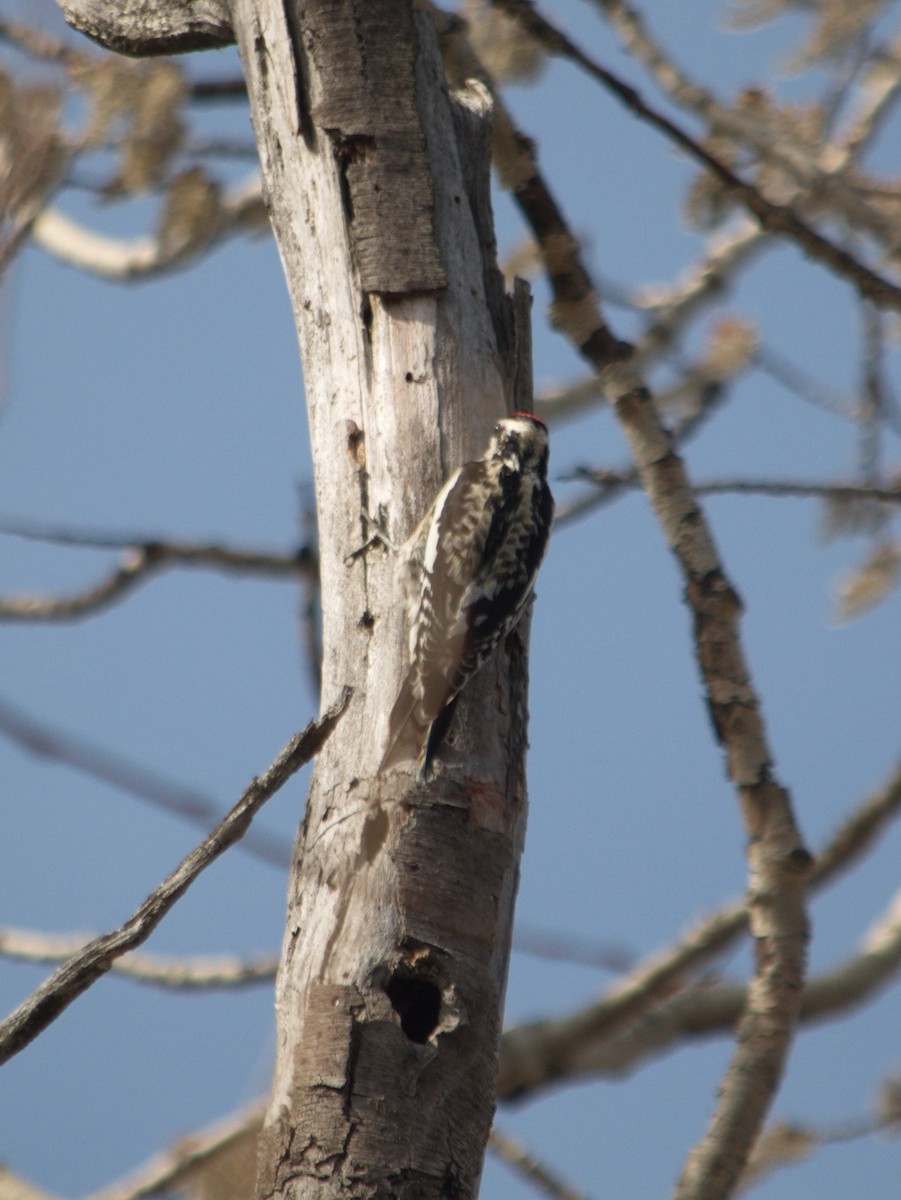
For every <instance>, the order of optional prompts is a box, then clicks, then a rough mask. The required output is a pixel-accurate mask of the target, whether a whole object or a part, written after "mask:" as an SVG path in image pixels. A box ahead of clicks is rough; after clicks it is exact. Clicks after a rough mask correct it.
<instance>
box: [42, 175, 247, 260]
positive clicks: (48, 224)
mask: <svg viewBox="0 0 901 1200" xmlns="http://www.w3.org/2000/svg"><path fill="white" fill-rule="evenodd" d="M260 188H261V185H260V179H259V176H258V175H253V176H252V177H251V178H250V179H248V180H246V181H245V182H244V183H242V184H239V185H238V186H236V187H234V188H232V189H230V190H229V191H227V192H226V193H224V194H223V195H222V196H220V197H218V198H217V203H216V207H215V212H214V215H213V218H212V219H210V220H207V221H205V222H204V225H203V227H202V228H200V229H198V228H196V227H193V228H192V229H191V236H190V237H184V238H173V237H171V236H166V230H165V228H164V229H161V230H160V231H159V232H158V233H157V234H155V235H154V236H145V237H138V238H114V237H107V236H106V235H105V234H100V233H95V232H94V231H93V230H90V229H86V228H85V227H84V226H83V225H79V224H78V223H77V222H75V221H73V220H72V219H71V218H70V217H67V216H66V215H65V214H64V213H62V212H60V211H58V210H57V209H54V208H48V209H44V211H43V212H41V213H40V214H39V215H38V217H37V218H36V220H35V221H34V223H33V225H32V226H31V230H32V236H33V238H34V241H35V242H36V243H37V244H38V245H39V246H40V247H41V248H42V249H44V250H46V251H47V253H48V254H52V255H53V256H54V257H55V258H58V259H59V260H60V261H61V262H64V263H67V264H68V265H69V266H72V267H77V268H79V269H80V270H82V271H89V272H90V273H91V274H93V275H100V276H102V277H104V278H106V279H114V280H119V281H121V282H128V281H131V280H135V279H147V278H150V277H152V276H154V275H160V274H163V273H164V272H167V271H170V270H172V268H173V267H176V266H183V265H184V264H185V263H186V262H188V261H189V260H192V259H195V258H197V257H198V256H199V255H200V254H202V253H206V252H207V251H208V250H211V249H212V248H213V247H214V246H215V245H216V244H217V243H218V242H220V241H222V240H223V239H224V238H226V237H228V236H230V235H235V234H241V233H251V234H255V233H259V232H260V230H262V229H268V216H267V214H266V209H265V204H264V201H263V197H262V192H261V190H260Z"/></svg>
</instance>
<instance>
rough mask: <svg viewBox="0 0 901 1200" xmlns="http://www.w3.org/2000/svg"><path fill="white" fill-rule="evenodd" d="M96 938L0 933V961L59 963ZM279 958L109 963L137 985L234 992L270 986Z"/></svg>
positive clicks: (149, 958)
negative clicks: (264, 984)
mask: <svg viewBox="0 0 901 1200" xmlns="http://www.w3.org/2000/svg"><path fill="white" fill-rule="evenodd" d="M94 940H96V939H95V938H92V937H90V936H89V935H86V934H51V933H44V932H42V931H39V930H33V929H8V928H2V927H0V955H2V956H3V957H4V958H10V959H16V960H18V961H19V962H34V963H59V962H66V960H67V959H70V958H71V957H72V956H73V955H76V954H80V953H81V951H82V950H84V949H85V947H86V946H88V945H89V944H90V943H91V942H92V941H94ZM277 968H278V958H277V957H276V956H275V955H270V956H268V957H266V958H259V959H257V960H256V961H253V960H245V959H240V958H236V957H235V956H234V955H198V956H197V957H196V958H171V957H163V956H162V955H156V954H128V955H126V956H125V957H124V958H120V959H117V960H116V961H115V962H113V963H112V966H111V968H110V969H111V970H112V971H113V972H114V973H115V974H118V975H124V976H126V977H127V978H128V979H133V980H135V981H136V982H138V983H147V984H151V985H152V986H154V987H161V988H172V989H174V990H178V991H200V990H204V989H209V990H212V989H214V988H239V987H248V986H251V985H253V984H260V983H272V981H273V980H274V979H275V972H276V970H277Z"/></svg>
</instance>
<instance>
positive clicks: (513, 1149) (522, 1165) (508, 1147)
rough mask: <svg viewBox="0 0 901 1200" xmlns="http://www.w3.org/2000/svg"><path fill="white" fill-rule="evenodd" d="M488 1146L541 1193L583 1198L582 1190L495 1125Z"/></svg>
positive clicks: (559, 1199) (565, 1199) (563, 1198)
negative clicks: (577, 1189) (570, 1184)
mask: <svg viewBox="0 0 901 1200" xmlns="http://www.w3.org/2000/svg"><path fill="white" fill-rule="evenodd" d="M488 1148H489V1149H490V1150H493V1151H494V1153H495V1154H496V1155H497V1156H498V1158H500V1159H501V1160H502V1161H503V1162H505V1163H506V1164H507V1166H508V1167H512V1169H513V1170H514V1171H516V1173H517V1174H518V1175H521V1176H522V1178H523V1179H525V1180H526V1182H527V1183H529V1184H531V1185H532V1187H533V1188H534V1189H535V1190H536V1191H538V1192H541V1193H542V1194H543V1195H545V1196H551V1197H553V1200H585V1193H584V1192H577V1191H574V1190H573V1188H571V1187H570V1186H569V1185H568V1184H566V1183H564V1182H563V1180H562V1179H560V1177H559V1176H558V1175H557V1173H556V1171H552V1170H551V1168H550V1167H548V1166H546V1165H545V1164H544V1163H543V1162H541V1161H540V1160H539V1159H537V1158H536V1157H535V1155H534V1154H533V1153H532V1151H531V1150H527V1149H526V1148H525V1146H523V1145H522V1143H520V1142H518V1141H516V1140H515V1139H514V1138H512V1137H510V1136H509V1134H506V1133H502V1132H501V1130H500V1129H498V1128H497V1126H495V1127H494V1129H492V1131H491V1133H490V1134H489V1135H488Z"/></svg>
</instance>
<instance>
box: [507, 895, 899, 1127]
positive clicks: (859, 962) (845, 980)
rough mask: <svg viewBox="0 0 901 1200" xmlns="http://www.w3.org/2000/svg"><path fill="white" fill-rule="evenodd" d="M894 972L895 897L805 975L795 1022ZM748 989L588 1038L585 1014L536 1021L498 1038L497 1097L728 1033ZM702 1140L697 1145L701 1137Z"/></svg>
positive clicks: (833, 1013) (655, 1011) (720, 990)
mask: <svg viewBox="0 0 901 1200" xmlns="http://www.w3.org/2000/svg"><path fill="white" fill-rule="evenodd" d="M899 970H901V896H899V897H896V898H895V900H894V901H893V903H892V906H891V907H890V909H889V910H888V912H887V914H886V916H885V917H884V918H883V920H882V921H881V922H880V923H879V924H878V925H877V926H876V927H875V928H874V929H873V931H872V932H871V933H870V934H869V936H868V937H867V939H866V941H865V943H864V946H863V948H862V950H861V952H860V953H859V954H857V955H855V956H854V957H853V958H851V959H849V960H848V961H847V962H846V963H845V964H843V965H842V966H841V967H839V968H836V969H835V970H834V971H830V972H827V973H825V974H823V975H820V976H816V977H814V978H813V979H811V980H809V981H808V983H807V985H806V987H805V988H804V991H803V994H802V997H801V1005H800V1011H799V1021H801V1022H802V1023H804V1022H811V1021H814V1020H824V1019H826V1018H830V1019H834V1018H836V1017H838V1016H842V1015H844V1014H845V1013H847V1012H848V1011H849V1010H850V1009H853V1008H855V1007H857V1006H858V1005H860V1004H863V1003H864V1002H866V1001H867V1000H870V999H872V998H873V996H874V995H875V994H876V993H877V992H878V991H879V990H880V989H881V988H884V987H886V986H887V985H888V984H889V983H891V982H892V980H893V979H894V978H895V977H896V976H897V975H898V973H899ZM749 1000H750V996H749V988H746V987H742V986H739V985H731V986H730V985H722V986H710V987H708V986H703V985H702V986H694V987H687V988H683V989H682V990H680V991H676V992H675V993H674V994H671V995H669V996H664V997H663V998H662V999H661V1001H660V1003H658V1004H657V1005H655V1006H654V1007H652V1008H649V1009H646V1010H644V1011H642V1012H641V1013H640V1014H639V1015H637V1016H636V1017H635V1019H632V1020H628V1021H623V1022H621V1023H618V1024H616V1025H614V1026H613V1027H606V1028H605V1029H604V1032H603V1033H602V1034H601V1035H599V1036H588V1035H587V1033H586V1029H587V1026H588V1018H589V1013H577V1014H575V1015H574V1016H572V1017H568V1018H564V1019H563V1020H559V1021H552V1020H549V1021H540V1022H535V1023H533V1024H531V1025H522V1026H517V1027H514V1028H513V1029H510V1030H508V1031H507V1032H506V1033H505V1034H504V1037H503V1042H502V1051H501V1070H500V1075H499V1082H498V1095H499V1096H500V1097H501V1098H504V1099H521V1098H522V1097H523V1096H525V1095H527V1094H530V1093H532V1092H534V1091H535V1090H536V1089H538V1088H540V1087H545V1086H547V1085H548V1084H549V1083H552V1082H557V1083H559V1082H560V1081H561V1080H564V1079H569V1080H572V1079H577V1078H583V1077H585V1076H591V1077H592V1078H599V1077H611V1076H622V1075H626V1074H629V1073H631V1072H632V1071H634V1070H636V1069H637V1068H638V1067H639V1066H640V1065H641V1064H642V1063H643V1062H645V1061H646V1060H647V1059H649V1058H652V1057H655V1056H658V1055H660V1054H662V1053H664V1052H666V1051H667V1050H672V1049H674V1048H676V1047H678V1046H680V1045H684V1043H685V1042H686V1041H690V1040H691V1039H692V1038H697V1037H712V1036H719V1035H723V1034H732V1033H733V1032H734V1030H735V1026H736V1023H737V1022H739V1021H741V1020H742V1018H743V1014H744V1013H745V1012H746V1011H747V1005H748V1003H749ZM702 1144H703V1143H702Z"/></svg>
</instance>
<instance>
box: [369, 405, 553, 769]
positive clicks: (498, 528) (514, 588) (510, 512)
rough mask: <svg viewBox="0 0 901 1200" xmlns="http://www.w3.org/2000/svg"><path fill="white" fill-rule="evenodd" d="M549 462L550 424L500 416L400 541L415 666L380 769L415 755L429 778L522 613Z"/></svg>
mask: <svg viewBox="0 0 901 1200" xmlns="http://www.w3.org/2000/svg"><path fill="white" fill-rule="evenodd" d="M547 465H548V433H547V428H546V426H545V424H544V422H543V421H541V420H539V418H538V417H534V416H532V415H531V414H530V413H519V412H517V413H513V414H512V415H511V416H508V417H503V418H502V419H501V420H500V421H498V423H497V425H496V426H495V429H494V433H493V434H492V436H491V440H490V442H489V443H488V449H487V451H486V453H485V456H484V457H483V458H480V459H477V460H476V461H475V462H470V463H466V465H465V466H462V467H459V468H458V469H457V470H456V471H454V473H453V474H452V475H451V477H450V479H448V481H447V482H446V483H445V485H444V487H443V488H442V489H441V491H440V492H439V493H438V495H437V496H436V497H435V499H434V501H433V503H432V505H431V507H430V509H429V511H428V512H427V513H426V515H425V517H424V518H423V520H422V522H421V523H420V524H419V526H418V527H417V529H416V530H415V531H414V533H413V534H412V536H411V537H410V538H409V539H408V540H407V541H406V542H405V543H404V545H403V546H402V547H401V548H400V555H401V559H400V568H401V573H402V581H403V587H404V592H405V600H406V611H407V628H408V638H409V655H410V667H409V671H408V673H407V676H406V679H405V680H404V682H403V685H402V687H401V689H400V693H399V695H398V697H397V700H396V701H395V704H394V708H393V709H392V711H391V716H390V718H389V721H388V739H387V744H386V748H385V753H384V756H383V758H382V763H381V768H380V769H381V770H383V771H384V770H386V769H387V768H389V767H393V766H396V765H397V764H398V763H401V762H405V761H407V760H411V759H412V760H417V761H418V762H419V764H420V775H421V777H427V776H428V774H429V770H430V766H431V761H432V758H433V756H434V754H435V751H436V750H437V749H438V746H439V745H440V743H441V740H442V738H443V737H444V735H445V734H446V732H447V729H448V726H449V725H450V721H451V717H452V716H453V710H454V706H455V703H456V700H457V697H458V696H459V694H460V692H461V690H462V689H463V687H465V685H466V684H467V683H468V681H469V680H470V679H471V678H472V677H473V675H475V673H476V672H477V671H478V670H480V668H481V667H482V666H484V664H485V662H486V661H487V660H488V658H489V657H490V656H491V654H492V652H493V651H494V649H495V647H496V646H497V644H498V642H500V641H501V640H502V639H503V638H505V637H506V636H507V634H508V633H509V632H510V630H511V629H513V628H514V626H515V625H516V623H517V621H518V620H519V619H520V617H521V616H522V614H523V612H524V611H525V608H526V605H527V603H528V601H529V598H530V597H531V594H532V586H533V584H534V582H535V576H536V575H537V573H538V568H539V566H540V565H541V560H542V559H543V558H544V552H545V550H546V549H547V542H548V536H549V535H550V531H551V523H552V521H553V517H554V501H553V497H552V496H551V492H550V488H549V487H548V484H547Z"/></svg>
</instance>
